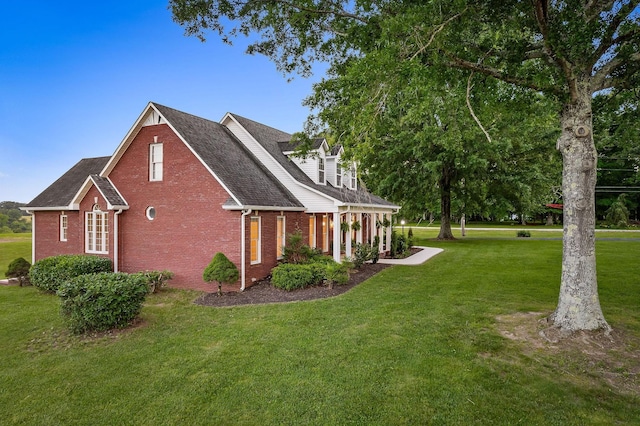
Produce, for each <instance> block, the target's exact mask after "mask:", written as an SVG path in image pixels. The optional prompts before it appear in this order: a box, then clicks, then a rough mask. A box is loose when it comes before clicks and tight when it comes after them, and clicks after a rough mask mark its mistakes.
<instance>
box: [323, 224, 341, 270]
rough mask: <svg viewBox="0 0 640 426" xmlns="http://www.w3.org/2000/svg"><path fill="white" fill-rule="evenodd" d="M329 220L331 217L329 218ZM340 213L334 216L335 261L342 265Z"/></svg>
mask: <svg viewBox="0 0 640 426" xmlns="http://www.w3.org/2000/svg"><path fill="white" fill-rule="evenodd" d="M327 219H329V217H328V216H327ZM340 235H342V232H340V213H337V212H336V213H334V214H333V260H335V261H336V262H338V263H340V262H341V261H342V259H340Z"/></svg>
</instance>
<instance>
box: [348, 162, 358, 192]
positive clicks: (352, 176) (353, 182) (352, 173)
mask: <svg viewBox="0 0 640 426" xmlns="http://www.w3.org/2000/svg"><path fill="white" fill-rule="evenodd" d="M349 180H350V182H349V185H350V188H351V189H358V179H357V174H356V168H355V166H351V169H349Z"/></svg>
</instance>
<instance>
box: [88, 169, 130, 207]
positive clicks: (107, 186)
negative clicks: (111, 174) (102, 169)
mask: <svg viewBox="0 0 640 426" xmlns="http://www.w3.org/2000/svg"><path fill="white" fill-rule="evenodd" d="M91 180H92V181H93V183H94V184H95V185H96V187H97V188H98V190H99V191H100V193H101V194H102V195H103V196H104V198H106V200H107V202H108V203H109V204H111V205H112V206H122V207H124V206H126V205H127V202H126V201H125V200H124V199H123V198H122V196H121V195H120V193H119V192H118V190H117V189H116V187H115V186H113V183H112V182H111V181H110V180H109V179H107V178H106V177H102V176H99V175H91Z"/></svg>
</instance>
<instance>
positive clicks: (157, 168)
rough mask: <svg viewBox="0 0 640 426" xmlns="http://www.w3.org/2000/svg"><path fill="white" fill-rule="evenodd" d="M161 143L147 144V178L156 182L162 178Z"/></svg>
mask: <svg viewBox="0 0 640 426" xmlns="http://www.w3.org/2000/svg"><path fill="white" fill-rule="evenodd" d="M162 157H163V154H162V144H161V143H152V144H151V145H149V180H150V181H152V182H157V181H161V180H162Z"/></svg>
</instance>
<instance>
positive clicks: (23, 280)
mask: <svg viewBox="0 0 640 426" xmlns="http://www.w3.org/2000/svg"><path fill="white" fill-rule="evenodd" d="M30 268H31V263H29V262H28V261H27V260H26V259H25V258H24V257H19V258H17V259H15V260H14V261H13V262H11V263H10V264H9V267H8V268H7V272H5V274H4V275H5V276H6V277H7V278H17V279H18V282H19V283H20V287H22V286H23V285H29V269H30Z"/></svg>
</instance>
